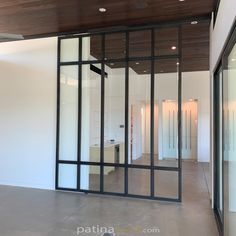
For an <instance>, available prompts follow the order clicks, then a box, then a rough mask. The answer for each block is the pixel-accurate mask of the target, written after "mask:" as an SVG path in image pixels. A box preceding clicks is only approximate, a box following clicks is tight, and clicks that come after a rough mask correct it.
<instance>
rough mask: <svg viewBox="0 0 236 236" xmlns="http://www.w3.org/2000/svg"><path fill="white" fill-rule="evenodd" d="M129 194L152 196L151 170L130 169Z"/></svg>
mask: <svg viewBox="0 0 236 236" xmlns="http://www.w3.org/2000/svg"><path fill="white" fill-rule="evenodd" d="M128 173H129V177H128V180H129V194H134V195H141V196H150V170H146V169H133V168H129V171H128Z"/></svg>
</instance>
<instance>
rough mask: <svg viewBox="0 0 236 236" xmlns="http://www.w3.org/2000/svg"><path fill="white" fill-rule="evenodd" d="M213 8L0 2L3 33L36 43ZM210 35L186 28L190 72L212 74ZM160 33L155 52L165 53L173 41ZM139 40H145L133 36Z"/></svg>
mask: <svg viewBox="0 0 236 236" xmlns="http://www.w3.org/2000/svg"><path fill="white" fill-rule="evenodd" d="M214 5H215V0H184V1H179V0H129V1H128V0H11V1H9V0H1V1H0V33H12V34H22V35H23V36H24V37H25V38H31V37H40V36H43V35H58V34H61V33H65V32H82V31H87V30H90V29H96V28H105V27H114V26H131V25H140V24H152V23H160V22H165V21H177V20H181V19H186V18H190V17H191V18H192V17H193V18H194V17H200V16H206V15H207V16H210V14H211V12H212V11H213V9H214ZM101 7H103V8H106V12H104V13H101V12H100V11H99V8H101ZM208 29H209V24H208V23H207V24H206V23H202V24H198V25H195V26H193V25H187V26H184V30H183V57H184V60H185V63H184V65H183V66H184V68H185V69H184V70H185V71H192V70H205V69H208V68H209V59H208V57H209V30H208ZM159 33H160V34H159V35H161V34H163V37H159V38H160V40H162V42H159V44H158V43H157V46H156V51H158V53H165V52H164V51H165V47H166V44H168V40H166V41H165V40H164V38H165V34H167V35H168V33H165V32H159ZM135 37H140V35H139V36H137V35H135V34H134V35H133V38H135ZM131 38H132V36H131ZM147 40H148V35H147ZM157 40H159V39H157ZM171 40H175V39H171ZM171 40H170V41H171ZM170 41H169V42H170ZM161 45H162V46H161ZM136 46H137V45H136V44H135V42H134V43H133V47H134V48H133V52H134V53H136V54H137V53H141V52H140V51H139V50H138V49H137V48H136V49H135V47H136ZM158 47H159V48H158ZM131 48H132V44H131ZM110 50H112V49H110ZM122 50H123V49H122ZM147 50H148V49H147ZM163 50H164V51H163ZM162 51H163V52H162ZM110 53H114V52H112V51H111V52H110ZM142 53H143V52H142ZM189 59H191V60H189ZM137 70H138V69H137ZM141 71H144V70H143V68H140V72H141Z"/></svg>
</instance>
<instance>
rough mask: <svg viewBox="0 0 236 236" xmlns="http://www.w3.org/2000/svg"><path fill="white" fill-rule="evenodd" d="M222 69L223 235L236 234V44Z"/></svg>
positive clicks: (230, 235)
mask: <svg viewBox="0 0 236 236" xmlns="http://www.w3.org/2000/svg"><path fill="white" fill-rule="evenodd" d="M227 62H228V68H227V70H225V71H224V78H225V79H226V80H225V81H224V87H225V89H226V90H227V92H226V93H224V94H225V97H224V103H225V104H224V105H225V107H224V119H225V125H224V127H225V130H224V138H223V140H224V142H225V143H224V147H225V150H224V175H225V176H224V178H225V184H224V185H225V189H224V191H225V196H224V200H225V204H224V206H225V208H224V214H225V231H226V232H225V235H229V236H233V235H236V182H235V179H236V138H235V134H236V124H235V120H236V93H235V88H236V45H235V46H234V47H233V49H232V51H231V53H230V55H229V56H228V58H227Z"/></svg>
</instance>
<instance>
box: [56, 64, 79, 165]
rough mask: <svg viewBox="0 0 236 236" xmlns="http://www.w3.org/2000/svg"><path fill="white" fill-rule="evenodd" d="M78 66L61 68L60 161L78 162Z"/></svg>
mask: <svg viewBox="0 0 236 236" xmlns="http://www.w3.org/2000/svg"><path fill="white" fill-rule="evenodd" d="M77 126H78V66H61V68H60V129H59V131H60V134H59V159H60V160H70V161H75V160H77V134H78V129H77Z"/></svg>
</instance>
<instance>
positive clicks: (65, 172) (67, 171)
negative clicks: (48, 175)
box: [58, 164, 77, 189]
mask: <svg viewBox="0 0 236 236" xmlns="http://www.w3.org/2000/svg"><path fill="white" fill-rule="evenodd" d="M58 187H59V188H71V189H76V188H77V165H69V164H59V172H58Z"/></svg>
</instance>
